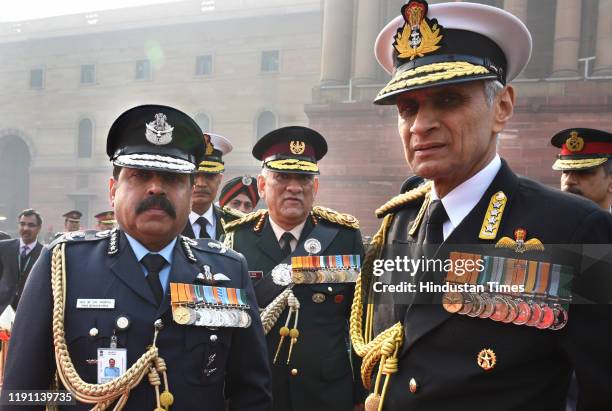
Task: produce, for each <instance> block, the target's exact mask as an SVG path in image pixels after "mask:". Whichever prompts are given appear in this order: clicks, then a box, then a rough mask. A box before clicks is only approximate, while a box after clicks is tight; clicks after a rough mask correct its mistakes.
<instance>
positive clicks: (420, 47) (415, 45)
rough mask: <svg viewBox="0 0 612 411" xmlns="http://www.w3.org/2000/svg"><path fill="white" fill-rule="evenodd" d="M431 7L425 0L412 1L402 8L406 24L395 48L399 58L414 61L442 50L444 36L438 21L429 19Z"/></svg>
mask: <svg viewBox="0 0 612 411" xmlns="http://www.w3.org/2000/svg"><path fill="white" fill-rule="evenodd" d="M428 8H429V6H428V5H427V2H426V1H424V0H410V1H409V2H408V4H406V5H405V6H403V7H402V16H404V20H405V21H406V23H405V24H404V25H403V26H402V28H400V29H398V30H397V34H396V35H395V41H394V42H393V47H395V50H397V52H398V53H399V54H398V56H397V57H398V58H401V59H410V60H413V59H414V58H415V57H423V56H425V54H429V53H433V52H434V51H436V50H438V49H439V48H440V45H439V43H440V41H441V40H442V37H443V36H442V35H441V34H440V29H442V28H443V27H442V26H440V25H439V24H438V22H437V21H436V19H432V20H430V19H428V18H427V10H428Z"/></svg>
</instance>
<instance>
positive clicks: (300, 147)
mask: <svg viewBox="0 0 612 411" xmlns="http://www.w3.org/2000/svg"><path fill="white" fill-rule="evenodd" d="M289 150H291V153H293V154H295V155H298V156H299V155H300V154H304V151H305V150H306V144H305V143H304V142H303V141H293V140H292V141H291V142H289Z"/></svg>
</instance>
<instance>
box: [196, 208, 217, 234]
mask: <svg viewBox="0 0 612 411" xmlns="http://www.w3.org/2000/svg"><path fill="white" fill-rule="evenodd" d="M200 217H204V218H205V219H206V221H208V223H207V224H206V231H207V232H208V234H209V235H211V234H212V235H211V238H214V237H215V234H216V229H217V226H216V221H215V208H214V206H213V205H212V204H211V205H210V207H208V210H206V212H205V213H204V214H202V215H199V214H198V213H196V212H195V211H193V210H191V212H190V213H189V223H190V224H191V228H192V229H193V233H194V234H195V237H196V238H199V237H200V225H199V224H197V223H196V220H197V219H198V218H200ZM196 230H197V231H196Z"/></svg>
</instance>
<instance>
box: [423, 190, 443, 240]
mask: <svg viewBox="0 0 612 411" xmlns="http://www.w3.org/2000/svg"><path fill="white" fill-rule="evenodd" d="M446 220H448V214H446V210H445V209H444V205H443V204H442V201H440V200H434V201H432V202H431V203H430V204H429V208H428V209H427V223H426V224H427V225H426V226H425V244H433V245H436V246H439V245H440V244H442V242H444V233H443V230H442V225H443V224H444V222H445V221H446Z"/></svg>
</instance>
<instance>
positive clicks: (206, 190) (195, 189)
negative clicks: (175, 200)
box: [193, 187, 212, 195]
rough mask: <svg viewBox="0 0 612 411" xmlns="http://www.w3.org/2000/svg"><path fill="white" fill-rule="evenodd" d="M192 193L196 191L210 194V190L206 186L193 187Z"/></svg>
mask: <svg viewBox="0 0 612 411" xmlns="http://www.w3.org/2000/svg"><path fill="white" fill-rule="evenodd" d="M193 192H194V193H198V194H206V195H211V194H212V193H211V191H210V190H209V189H207V188H197V187H196V188H194V190H193Z"/></svg>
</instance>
